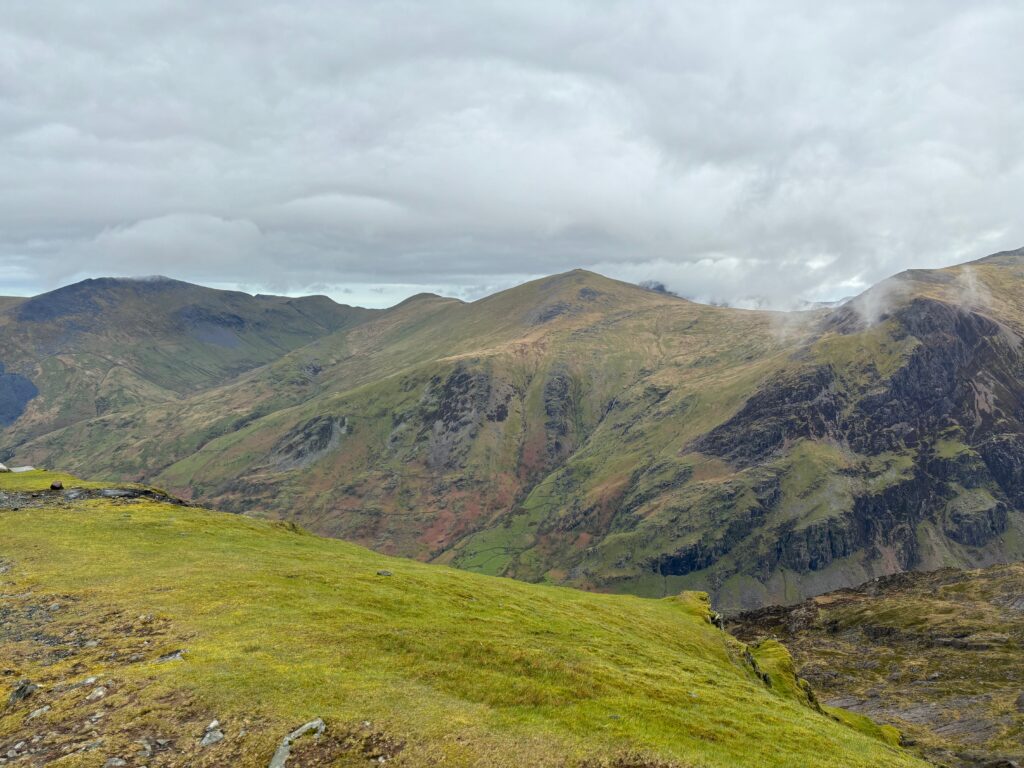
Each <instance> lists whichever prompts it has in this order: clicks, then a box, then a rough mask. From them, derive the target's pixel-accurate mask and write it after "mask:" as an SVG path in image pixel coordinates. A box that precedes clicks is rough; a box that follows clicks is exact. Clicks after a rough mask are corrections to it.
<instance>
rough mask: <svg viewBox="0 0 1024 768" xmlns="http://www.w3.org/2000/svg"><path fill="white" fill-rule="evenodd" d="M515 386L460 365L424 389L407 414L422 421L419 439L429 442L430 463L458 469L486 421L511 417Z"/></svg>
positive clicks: (439, 467) (432, 466) (436, 468)
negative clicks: (416, 405) (510, 408)
mask: <svg viewBox="0 0 1024 768" xmlns="http://www.w3.org/2000/svg"><path fill="white" fill-rule="evenodd" d="M513 394H514V390H513V388H512V386H511V385H510V384H508V383H507V382H504V381H499V380H496V379H495V378H494V377H493V376H492V375H491V374H490V373H489V372H488V371H485V370H473V369H471V368H469V367H468V366H465V365H458V366H456V367H455V368H454V369H453V370H452V371H451V373H449V374H448V376H447V377H446V378H444V379H441V378H440V377H434V378H433V379H431V381H430V382H429V383H428V385H427V386H426V388H425V389H424V392H423V395H422V397H421V399H420V404H419V407H418V408H417V410H416V411H415V412H413V413H410V414H405V415H403V417H402V418H403V419H408V418H409V417H413V418H415V419H416V421H418V424H419V433H418V436H417V443H418V444H420V445H425V448H426V452H425V453H426V456H425V458H426V464H427V467H428V468H430V469H431V470H434V471H449V470H454V469H458V468H459V467H461V466H462V465H463V463H464V461H465V458H466V455H467V453H468V452H469V449H470V447H471V445H472V443H473V440H475V439H476V437H477V435H478V434H479V431H480V428H481V426H482V425H483V424H484V423H485V422H488V421H489V422H503V421H505V419H507V418H508V409H509V403H510V402H511V400H512V396H513Z"/></svg>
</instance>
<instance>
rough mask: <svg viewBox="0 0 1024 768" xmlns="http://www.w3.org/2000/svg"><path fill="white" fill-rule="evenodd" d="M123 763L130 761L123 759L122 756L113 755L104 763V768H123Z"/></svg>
mask: <svg viewBox="0 0 1024 768" xmlns="http://www.w3.org/2000/svg"><path fill="white" fill-rule="evenodd" d="M123 765H128V761H127V760H122V759H121V758H120V757H112V758H110V759H109V760H107V762H105V763H104V764H103V768H121V766H123Z"/></svg>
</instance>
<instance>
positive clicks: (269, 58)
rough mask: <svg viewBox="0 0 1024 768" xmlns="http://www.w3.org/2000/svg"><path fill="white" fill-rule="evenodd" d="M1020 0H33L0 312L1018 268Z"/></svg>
mask: <svg viewBox="0 0 1024 768" xmlns="http://www.w3.org/2000/svg"><path fill="white" fill-rule="evenodd" d="M1021 40H1024V6H1022V5H1021V3H1020V2H1018V0H1006V1H1005V2H999V1H998V0H979V1H978V2H972V3H962V2H958V1H957V0H917V1H916V2H904V3H891V2H888V1H886V2H882V1H881V0H864V1H863V2H857V3H820V2H812V1H811V0H800V1H796V0H780V2H773V3H765V2H761V1H760V0H747V1H745V2H744V1H743V0H740V1H739V2H732V3H705V2H696V1H694V0H686V1H685V2H673V1H672V0H656V1H655V0H651V1H649V2H644V1H643V0H640V1H639V2H637V1H634V0H629V1H628V2H627V1H623V2H614V1H609V0H592V1H591V2H570V1H566V2H557V3H552V2H531V1H529V0H514V1H513V2H507V3H479V2H468V1H467V2H449V1H448V0H436V1H435V2H429V3H408V2H374V3H366V2H355V1H353V2H307V3H285V2H265V3H250V2H244V3H243V2H236V1H229V0H224V1H223V2H216V3H209V2H198V1H193V0H176V1H175V2H170V1H168V2H153V1H152V0H131V2H127V1H122V0H99V1H98V2H94V3H81V2H64V1H62V0H55V1H54V2H47V3H39V2H27V1H22V0H10V1H9V2H7V3H5V7H4V13H3V18H2V19H0V172H2V178H3V180H4V183H3V184H2V185H0V266H2V269H0V293H31V292H35V291H38V290H42V289H44V288H48V287H52V286H54V285H56V284H58V283H65V282H69V281H71V280H74V279H77V278H81V277H85V276H88V275H100V274H114V275H131V274H154V273H163V274H169V275H172V276H174V277H179V278H182V279H188V280H194V281H200V282H206V283H210V284H216V285H240V286H242V287H246V288H249V289H252V290H264V291H267V290H273V291H291V292H299V291H308V290H322V291H328V292H331V293H332V294H333V295H335V296H336V297H337V298H340V299H343V300H349V301H358V302H361V303H378V304H381V303H383V304H386V303H391V302H392V301H394V300H397V299H399V298H401V297H402V296H403V295H405V294H406V293H412V292H416V291H418V290H423V289H427V290H440V291H444V292H447V293H453V294H455V295H461V296H463V297H473V296H476V295H479V294H481V293H482V292H486V291H489V290H493V289H496V288H501V287H505V286H507V285H509V284H511V283H513V282H516V281H518V280H521V279H525V278H527V277H530V276H536V275H541V274H548V273H552V272H558V271H562V270H566V269H571V268H573V267H577V266H581V267H588V268H591V269H596V270H598V271H601V272H604V273H606V274H609V275H612V276H616V277H621V278H624V279H628V280H633V281H637V282H639V281H643V280H658V281H661V282H662V283H664V284H665V285H666V286H667V288H668V289H669V290H672V291H675V292H677V293H680V294H682V295H686V296H694V297H698V298H703V299H712V300H719V301H728V302H732V303H737V304H755V303H759V302H764V301H767V302H769V303H773V304H776V305H784V304H787V303H790V302H794V301H796V300H798V299H829V298H838V297H840V296H843V295H848V294H850V293H854V292H857V291H858V290H860V289H861V288H862V287H864V286H865V285H867V284H869V283H871V282H874V281H876V280H878V279H880V278H882V277H885V276H886V275H888V274H890V273H892V272H895V271H898V270H900V269H903V268H906V267H911V266H937V265H943V264H949V263H953V262H957V261H962V260H966V259H969V258H974V257H977V256H981V255H984V254H986V253H989V252H992V251H996V250H1000V249H1004V248H1011V247H1019V246H1020V245H1022V244H1024V217H1022V215H1021V190H1022V189H1024V46H1022V45H1021Z"/></svg>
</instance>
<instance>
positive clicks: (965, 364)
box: [0, 250, 1024, 612]
mask: <svg viewBox="0 0 1024 768" xmlns="http://www.w3.org/2000/svg"><path fill="white" fill-rule="evenodd" d="M1022 336H1024V250H1018V251H1012V252H1005V253H1000V254H995V255H993V256H989V257H987V258H984V259H980V260H978V261H974V262H971V263H970V264H965V265H961V266H957V267H950V268H946V269H937V270H911V271H908V272H904V273H901V274H899V275H897V276H895V277H893V278H891V279H889V280H886V281H884V282H882V283H880V284H878V285H876V286H874V287H873V288H871V289H869V290H868V291H866V292H865V293H863V294H861V295H860V296H857V297H855V298H853V299H851V300H850V301H848V302H845V303H844V304H842V305H841V306H838V307H823V308H820V309H814V310H809V311H804V312H794V313H781V312H769V311H748V310H740V309H733V308H728V307H718V306H706V305H701V304H697V303H693V302H690V301H687V300H685V299H681V298H678V297H676V296H673V295H671V294H667V293H665V292H662V291H655V290H648V289H645V288H642V287H639V286H634V285H630V284H627V283H622V282H618V281H615V280H610V279H608V278H605V277H602V276H600V275H597V274H593V273H590V272H585V271H578V270H577V271H574V272H569V273H565V274H560V275H555V276H552V277H549V278H544V279H541V280H537V281H533V282H531V283H527V284H524V285H521V286H518V287H516V288H513V289H510V290H507V291H503V292H501V293H498V294H495V295H493V296H489V297H487V298H484V299H481V300H479V301H475V302H472V303H464V302H461V301H458V300H455V299H449V298H443V297H439V296H434V295H429V294H424V295H419V296H414V297H412V298H410V299H408V300H406V301H405V302H403V303H401V304H399V305H398V306H396V307H393V308H391V309H388V310H366V309H360V308H354V307H346V306H342V305H338V304H335V303H334V302H333V301H331V300H330V299H327V298H325V297H307V298H299V299H295V298H285V297H272V296H255V297H253V296H248V295H246V294H242V293H237V292H225V291H216V290H212V289H208V288H202V287H199V286H194V285H190V284H187V283H182V282H178V281H173V280H167V279H150V280H142V281H140V280H114V279H100V280H89V281H85V282H83V283H78V284H75V285H71V286H67V287H65V288H61V289H59V290H57V291H53V292H51V293H47V294H43V295H41V296H37V297H34V298H28V299H21V298H6V299H2V300H0V365H2V366H3V370H2V371H0V423H2V424H3V425H4V429H3V432H2V433H0V461H7V463H14V464H18V463H25V464H34V465H37V466H53V467H60V468H65V469H68V470H70V471H74V472H76V473H78V474H81V475H84V476H88V477H108V478H111V479H119V480H136V481H144V482H147V483H151V484H154V485H157V486H160V487H161V488H164V489H166V490H167V491H169V492H171V493H175V494H179V495H183V496H186V497H189V498H192V499H195V500H197V501H201V502H203V503H204V504H208V505H211V506H214V507H216V508H218V509H221V510H226V511H234V512H245V513H248V514H253V515H256V516H260V517H265V518H274V519H282V520H287V521H291V522H295V523H298V524H300V525H301V526H302V527H304V528H306V529H309V530H311V531H314V532H317V533H320V534H324V535H328V536H333V537H338V538H343V539H347V540H351V541H354V542H357V543H360V544H363V545H366V546H368V547H371V548H372V549H375V550H377V551H380V552H383V553H387V554H391V555H402V556H408V557H413V558H418V559H420V560H424V561H431V562H437V563H444V564H450V565H453V566H456V567H458V568H462V569H467V570H473V571H478V572H481V573H485V574H492V575H504V576H512V577H515V578H518V579H522V580H526V581H535V582H546V583H552V584H563V585H570V586H575V587H582V588H584V589H588V590H596V591H607V592H629V593H633V594H637V595H642V596H651V597H661V596H665V595H672V594H676V593H678V592H679V591H681V590H683V589H701V590H706V591H708V592H709V593H711V596H712V600H713V602H714V604H715V605H716V606H718V607H719V608H720V610H724V611H726V612H733V611H738V610H741V609H752V608H757V607H760V606H763V605H768V604H773V603H797V602H800V601H802V600H804V599H806V598H809V597H813V596H815V595H818V594H821V593H823V592H827V591H830V590H833V589H838V588H842V587H850V586H854V585H857V584H860V583H862V582H865V581H867V580H869V579H871V578H873V577H877V576H882V575H886V574H893V573H898V572H902V571H908V570H927V569H932V568H937V567H943V566H960V567H975V566H988V565H991V564H993V563H997V562H1003V561H1009V560H1018V559H1024V360H1022V350H1021V339H1022Z"/></svg>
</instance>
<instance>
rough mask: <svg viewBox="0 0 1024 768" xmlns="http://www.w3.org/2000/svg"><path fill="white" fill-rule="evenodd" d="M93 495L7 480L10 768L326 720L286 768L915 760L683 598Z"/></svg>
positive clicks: (217, 740) (86, 760)
mask: <svg viewBox="0 0 1024 768" xmlns="http://www.w3.org/2000/svg"><path fill="white" fill-rule="evenodd" d="M55 479H60V480H62V482H63V483H64V485H65V490H63V491H50V490H47V489H48V488H49V486H50V483H51V482H52V481H53V480H55ZM103 489H104V486H103V484H83V483H79V482H77V481H75V480H74V479H73V478H71V477H70V476H66V475H62V476H57V475H53V474H50V473H44V472H31V473H25V474H5V475H0V528H2V536H0V558H2V560H0V563H2V566H0V585H2V598H0V618H2V621H0V639H2V642H0V668H2V674H3V677H2V678H0V680H2V682H3V684H4V686H5V687H6V688H7V696H9V699H8V701H7V702H6V707H5V708H4V709H3V710H0V757H2V759H4V760H7V761H8V764H12V765H15V764H16V765H44V764H45V765H55V766H69V767H71V766H73V767H75V768H79V767H84V766H124V765H130V766H141V765H147V766H150V767H151V768H152V767H154V766H172V765H174V766H181V765H193V766H225V765H232V766H261V768H262V766H266V765H268V763H269V762H270V760H271V758H272V756H273V755H274V753H275V750H276V748H277V746H278V742H279V741H280V739H282V738H283V737H284V736H285V735H286V734H288V733H290V732H291V731H292V730H293V729H295V728H297V727H298V726H300V725H302V724H303V723H307V722H310V721H314V720H316V719H317V718H322V719H323V721H324V723H325V726H324V730H323V732H322V734H321V735H320V736H319V737H315V736H313V735H309V736H306V737H303V738H300V739H298V740H297V741H296V743H295V745H294V747H293V751H292V757H291V759H290V760H289V761H288V763H287V764H288V765H289V766H314V765H315V766H328V765H337V766H342V765H345V766H356V765H368V764H370V763H371V762H373V763H381V762H386V763H388V764H394V765H406V766H421V765H449V766H521V765H537V766H542V765H552V766H555V765H557V766H564V765H589V766H602V765H605V766H621V767H623V768H626V767H636V768H639V767H641V766H666V767H667V766H709V767H710V766H722V767H725V766H729V767H730V768H733V767H736V766H794V765H801V766H822V767H824V766H835V765H843V766H850V767H853V766H864V767H865V768H867V767H868V766H871V767H872V768H874V767H876V766H907V767H908V768H910V767H911V766H915V765H923V764H922V763H919V762H918V761H917V760H916V759H915V758H913V757H912V756H910V755H909V754H907V753H905V752H904V751H902V750H901V749H899V748H898V747H896V746H893V745H892V744H891V741H892V735H891V733H890V732H888V731H886V730H884V729H879V728H877V727H875V726H874V725H873V724H871V723H870V722H869V721H867V720H866V719H864V718H859V717H857V716H855V715H852V714H849V713H842V712H839V711H835V712H832V713H827V712H824V711H822V710H821V709H819V708H818V707H817V705H816V704H815V703H814V701H813V698H812V697H811V696H810V694H809V693H808V690H807V689H806V687H805V686H804V685H803V684H801V683H799V682H798V681H797V679H796V678H795V677H794V676H793V675H792V668H791V663H790V661H789V657H788V655H787V654H786V652H785V649H784V648H782V646H780V645H778V644H777V643H773V642H768V643H765V644H763V645H762V646H760V647H755V648H749V649H748V648H747V647H746V646H744V645H743V644H742V643H740V642H738V641H736V640H735V639H734V638H732V637H731V636H730V635H728V634H726V633H725V632H722V631H721V630H719V629H718V628H717V627H716V626H714V624H713V621H712V616H711V614H710V612H709V607H708V603H707V600H706V598H705V597H703V596H701V595H699V594H693V593H688V594H681V595H678V596H675V597H672V598H667V599H662V600H646V599H641V598H636V597H631V596H615V595H599V594H590V593H585V592H580V591H575V590H570V589H565V588H558V587H549V586H539V585H530V584H524V583H521V582H516V581H513V580H507V579H498V578H493V577H487V576H480V575H476V574H472V573H466V572H462V571H457V570H453V569H450V568H446V567H442V566H432V565H424V564H421V563H416V562H413V561H406V560H398V559H393V558H390V557H386V556H383V555H379V554H375V553H373V552H370V551H368V550H366V549H363V548H361V547H358V546H355V545H351V544H347V543H343V542H340V541H335V540H328V539H322V538H318V537H315V536H312V535H309V534H307V533H304V532H302V531H301V530H298V529H296V528H294V527H293V526H289V525H286V524H281V523H271V522H263V521H257V520H253V519H249V518H246V517H242V516H237V515H231V514H226V513H217V512H211V511H208V510H204V509H200V508H194V507H189V506H183V505H180V504H177V503H173V502H174V500H172V499H169V498H167V497H163V496H161V495H160V494H158V493H156V494H152V493H151V494H149V495H139V494H141V493H142V491H141V490H138V489H136V490H135V491H134V492H131V493H127V492H122V493H117V492H114V493H112V492H111V491H110V490H109V489H108V490H107V491H106V492H104V490H103ZM214 720H217V721H218V722H217V723H213V722H212V721H214ZM840 721H842V722H840ZM844 723H846V724H844ZM853 726H855V727H853ZM204 744H205V745H204Z"/></svg>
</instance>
